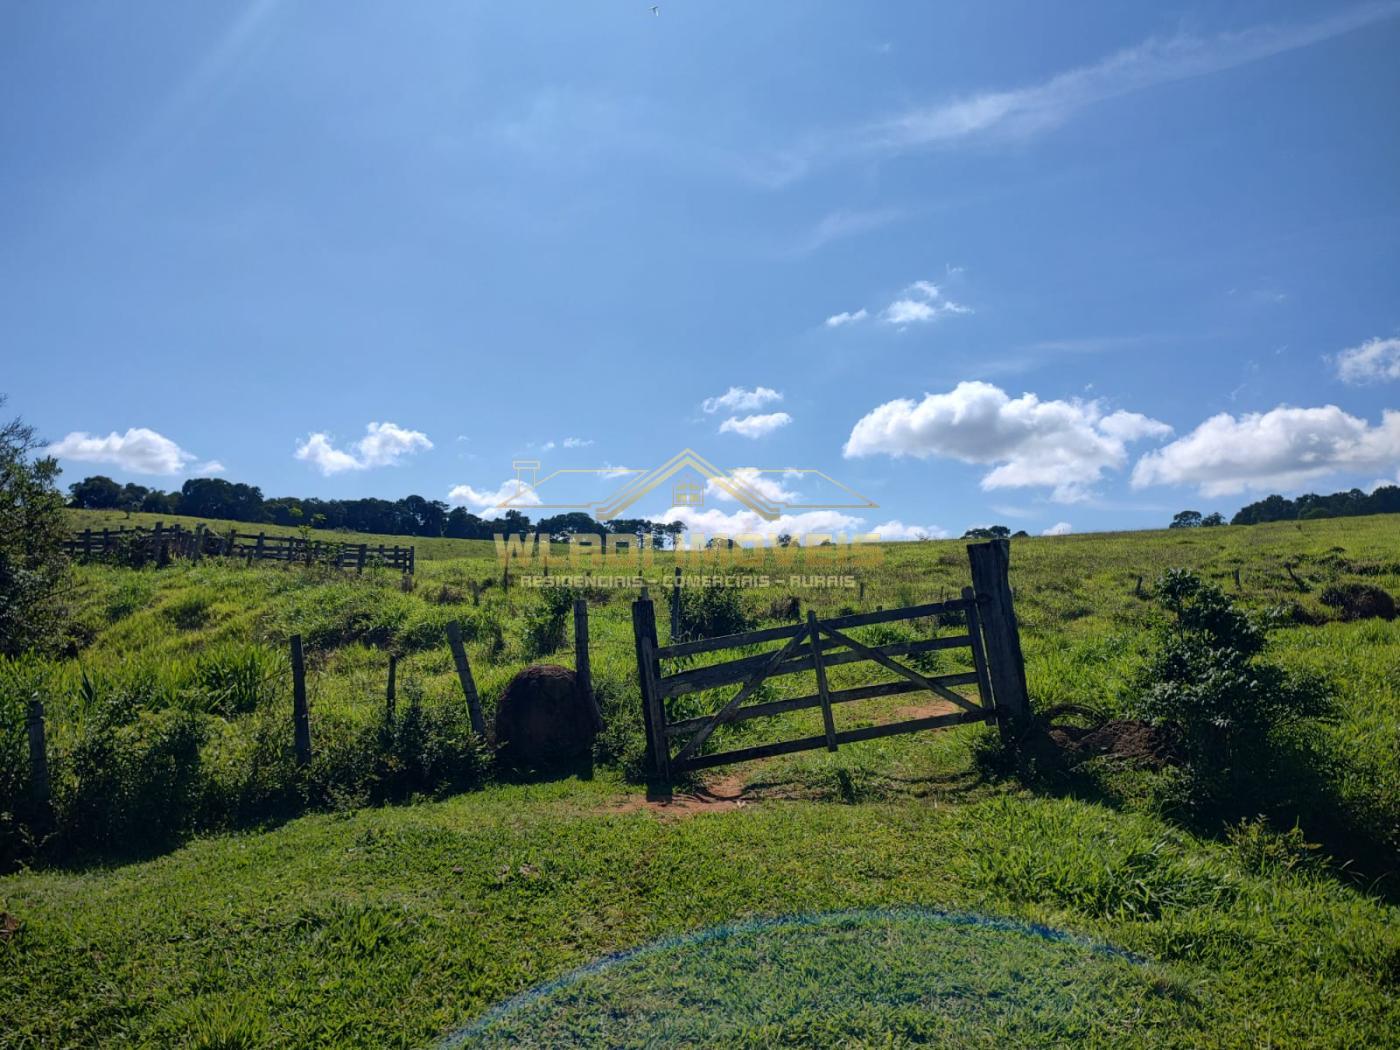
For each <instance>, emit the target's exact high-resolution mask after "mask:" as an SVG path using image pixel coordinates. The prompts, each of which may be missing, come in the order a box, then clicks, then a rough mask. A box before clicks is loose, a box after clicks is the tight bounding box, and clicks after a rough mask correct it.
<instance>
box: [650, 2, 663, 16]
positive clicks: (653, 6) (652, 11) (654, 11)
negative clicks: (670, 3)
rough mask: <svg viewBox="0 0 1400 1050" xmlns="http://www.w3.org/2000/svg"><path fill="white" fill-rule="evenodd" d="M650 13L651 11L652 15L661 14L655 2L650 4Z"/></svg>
mask: <svg viewBox="0 0 1400 1050" xmlns="http://www.w3.org/2000/svg"><path fill="white" fill-rule="evenodd" d="M651 13H652V14H653V15H659V14H661V8H659V7H657V6H656V5H655V4H653V5H652V8H651Z"/></svg>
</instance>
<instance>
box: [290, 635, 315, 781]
mask: <svg viewBox="0 0 1400 1050" xmlns="http://www.w3.org/2000/svg"><path fill="white" fill-rule="evenodd" d="M292 733H293V738H294V744H295V747H296V756H297V765H299V766H305V765H309V764H310V763H311V715H310V712H309V711H308V710H307V707H306V661H305V660H304V658H303V656H302V651H301V635H299V634H294V635H292Z"/></svg>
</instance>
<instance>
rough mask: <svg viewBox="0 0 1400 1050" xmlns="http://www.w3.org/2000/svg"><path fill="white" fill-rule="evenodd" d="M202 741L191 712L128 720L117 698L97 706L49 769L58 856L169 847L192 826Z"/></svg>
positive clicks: (137, 715)
mask: <svg viewBox="0 0 1400 1050" xmlns="http://www.w3.org/2000/svg"><path fill="white" fill-rule="evenodd" d="M203 741H204V726H203V720H202V719H201V718H200V717H199V716H198V715H195V714H192V713H190V712H187V711H181V710H178V709H171V710H165V711H140V712H136V713H135V714H134V716H133V712H132V709H131V707H130V705H128V704H126V703H124V702H123V698H120V697H118V698H114V699H113V700H110V701H107V702H105V703H103V704H101V705H100V706H99V707H98V709H97V710H96V711H94V712H91V713H90V717H89V718H88V719H87V721H86V724H85V726H84V732H83V734H82V736H81V737H80V738H79V739H78V741H77V743H76V744H75V746H74V747H73V748H72V750H71V751H69V752H68V753H66V754H62V755H60V756H58V758H57V760H56V761H51V764H50V777H51V780H52V783H53V796H54V797H53V808H54V834H55V840H56V842H55V845H56V849H57V850H58V851H59V852H62V853H66V854H72V853H87V852H104V853H117V854H130V853H140V852H145V851H147V850H152V849H160V848H164V847H167V846H169V845H171V844H173V843H174V842H175V841H177V840H178V839H179V838H180V837H181V836H182V835H184V834H185V833H187V832H188V831H190V830H192V828H193V826H194V823H195V815H196V808H197V807H196V803H197V801H198V799H199V797H200V793H201V771H200V760H199V759H200V754H199V752H200V745H201V744H202V743H203Z"/></svg>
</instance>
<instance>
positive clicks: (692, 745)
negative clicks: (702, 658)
mask: <svg viewBox="0 0 1400 1050" xmlns="http://www.w3.org/2000/svg"><path fill="white" fill-rule="evenodd" d="M967 551H968V559H969V561H970V563H971V567H972V581H973V586H972V587H965V588H963V591H962V597H961V598H958V599H954V600H953V601H945V602H935V603H932V604H929V605H916V606H911V607H908V608H903V609H888V610H881V611H878V612H869V613H854V614H852V615H849V616H838V617H835V618H832V619H826V620H822V619H818V618H817V616H816V615H815V614H814V613H811V612H808V614H807V621H806V622H805V623H797V624H790V625H787V626H783V627H770V628H765V629H763V630H758V631H746V632H744V633H742V634H731V635H725V636H723V637H719V638H706V639H701V640H698V641H682V642H676V643H674V644H671V645H666V646H662V645H659V644H658V643H657V638H656V615H655V609H654V607H653V605H652V603H651V601H650V600H649V599H647V598H643V599H641V600H640V601H637V602H634V603H633V605H632V627H633V632H634V634H635V639H636V645H637V675H638V679H639V683H640V686H641V694H642V716H643V720H644V722H645V725H646V732H647V754H648V760H649V764H650V767H651V770H652V773H653V775H654V776H655V777H656V779H658V780H659V781H662V782H669V781H670V780H671V778H672V775H673V774H676V773H683V772H688V771H690V770H694V769H704V768H706V767H708V766H718V765H726V764H728V763H730V762H743V761H747V760H749V759H755V758H766V757H769V756H771V755H783V754H789V753H791V752H795V751H808V750H812V749H814V748H819V747H825V748H827V749H828V750H831V751H835V750H836V749H837V747H838V746H839V745H841V744H847V743H853V742H855V741H857V740H872V739H875V738H877V737H883V736H893V735H895V734H898V733H914V732H918V731H919V730H923V729H942V728H946V727H948V726H955V725H964V724H966V723H969V722H992V721H995V722H997V723H998V724H999V725H1000V726H1001V727H1002V732H1003V734H1004V735H1007V734H1011V733H1013V732H1015V727H1016V724H1017V723H1019V722H1021V721H1023V720H1024V719H1025V718H1027V717H1028V713H1029V707H1028V703H1027V700H1026V685H1025V670H1024V665H1023V662H1022V658H1021V645H1020V639H1019V635H1018V633H1017V628H1016V617H1015V612H1014V611H1013V609H1012V605H1011V588H1010V585H1009V582H1008V579H1007V568H1008V564H1009V560H1010V547H1009V545H1008V544H1007V542H1006V541H1005V540H1000V541H994V542H992V543H981V544H972V545H970V546H969V547H968V548H967ZM933 617H939V618H947V619H953V620H957V619H961V620H962V622H963V624H965V626H966V630H965V631H964V632H963V633H960V634H955V635H951V636H945V637H930V638H925V639H919V640H915V641H900V642H892V643H887V644H884V645H867V644H865V643H864V642H862V641H859V640H857V639H856V638H853V637H851V635H850V634H848V633H847V632H849V631H851V630H853V629H855V628H860V627H868V626H872V625H874V624H887V623H897V622H900V621H909V620H919V619H925V618H933ZM771 642H781V643H782V645H780V646H778V647H777V648H776V649H773V650H771V651H768V652H762V653H758V654H756V655H747V656H740V657H738V658H736V659H732V660H727V661H725V662H723V663H716V664H709V665H706V666H702V667H692V668H689V669H684V670H679V671H675V672H673V673H669V674H667V673H665V672H664V671H663V663H662V662H663V661H677V660H686V659H688V658H691V657H695V656H698V655H700V654H702V653H713V652H719V651H722V650H725V649H737V648H747V647H750V646H755V645H762V644H765V643H771ZM947 649H967V650H968V651H969V654H970V657H971V663H972V666H973V670H971V671H968V672H963V673H959V674H942V675H932V674H924V673H923V672H921V671H919V670H917V669H915V668H913V667H910V666H908V665H907V664H905V663H900V662H899V661H898V660H897V659H896V657H909V656H916V655H919V654H922V653H930V652H935V651H938V650H947ZM862 661H868V662H871V663H875V664H879V665H880V666H882V667H884V668H886V669H887V670H890V671H893V672H895V673H896V674H897V675H898V676H899V678H898V680H896V681H893V682H881V683H879V684H875V685H865V686H857V687H855V688H850V689H839V690H832V689H830V688H828V685H827V670H828V669H829V668H831V667H835V666H839V665H842V664H849V663H857V662H862ZM805 672H813V673H814V677H815V679H816V689H817V691H816V692H815V693H813V694H811V695H810V696H799V697H794V698H791V699H785V700H770V701H766V702H759V703H750V704H747V705H746V704H745V701H747V700H749V698H750V697H751V696H753V694H754V693H755V692H756V691H757V690H758V688H759V686H760V685H761V684H762V683H763V682H765V681H767V680H768V679H770V678H776V677H779V676H783V675H790V674H801V673H805ZM727 685H738V686H739V688H738V690H737V691H736V692H735V693H734V695H733V696H732V697H731V698H730V699H729V700H728V701H727V702H726V703H725V704H724V705H723V706H722V707H720V708H719V710H717V711H715V712H714V713H713V714H707V715H703V716H700V717H693V718H682V719H678V720H674V721H673V720H671V719H670V718H669V717H668V712H667V705H666V701H667V700H669V699H671V698H673V697H679V696H685V695H687V694H690V693H698V692H702V691H705V690H708V689H715V688H719V687H722V686H727ZM958 686H976V687H977V699H976V700H972V699H970V698H968V697H966V696H963V695H962V694H960V693H958V692H955V691H954V689H955V687H958ZM912 692H928V693H932V694H933V695H934V696H937V697H939V698H940V699H942V700H945V701H947V702H948V703H949V704H951V705H952V706H953V707H954V708H955V710H952V711H948V712H945V713H942V714H937V715H931V716H928V717H925V718H914V719H909V720H906V721H903V722H893V723H888V724H884V725H874V726H862V727H860V728H856V729H847V730H838V729H837V728H836V718H835V714H834V712H833V708H835V707H836V705H838V704H844V703H850V702H852V701H856V700H869V699H873V698H875V697H884V696H897V695H900V694H903V693H912ZM814 708H820V709H821V712H822V725H823V732H822V733H821V734H820V735H818V736H808V737H800V738H797V739H792V740H780V741H775V742H773V743H767V744H758V745H755V746H752V747H742V748H737V749H734V750H731V751H720V752H711V753H705V752H704V751H703V748H704V745H705V743H706V741H708V740H709V738H710V737H711V735H712V734H713V733H714V732H715V730H717V729H719V728H720V727H721V726H726V725H733V724H735V723H737V722H741V721H745V720H747V719H751V718H763V717H771V716H773V715H778V714H784V713H786V712H789V711H803V710H810V709H814ZM676 743H679V745H680V746H679V749H678V750H676V751H675V752H674V753H672V748H673V746H675V744H676Z"/></svg>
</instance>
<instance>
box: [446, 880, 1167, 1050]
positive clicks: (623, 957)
mask: <svg viewBox="0 0 1400 1050" xmlns="http://www.w3.org/2000/svg"><path fill="white" fill-rule="evenodd" d="M910 920H914V921H919V922H926V923H938V924H942V925H945V926H949V927H976V928H979V929H983V930H991V931H996V932H1002V933H1012V934H1020V935H1022V936H1026V937H1033V938H1037V939H1039V940H1042V941H1046V942H1053V943H1059V944H1066V945H1071V946H1074V947H1077V948H1081V949H1086V950H1088V951H1090V952H1092V953H1094V954H1098V955H1102V956H1104V957H1105V958H1110V959H1115V960H1118V961H1122V962H1127V963H1130V964H1133V965H1145V964H1147V963H1148V960H1147V959H1145V958H1143V957H1141V956H1139V955H1135V954H1134V953H1132V952H1129V951H1126V950H1125V949H1122V948H1118V947H1115V946H1114V945H1111V944H1107V943H1104V942H1101V941H1095V940H1092V939H1090V938H1086V937H1082V936H1080V935H1078V934H1074V933H1068V932H1066V931H1064V930H1056V929H1053V928H1052V927H1049V926H1043V925H1041V924H1039V923H1023V922H1015V921H1012V920H1010V919H1000V918H995V917H991V916H985V915H974V914H971V913H967V912H948V911H942V910H940V909H936V908H927V907H921V906H907V907H899V908H848V909H842V910H838V911H829V912H819V913H815V914H798V915H783V916H774V917H767V918H753V919H746V920H744V921H742V922H736V923H725V924H722V925H718V926H710V927H706V928H704V929H700V930H694V931H692V932H690V933H684V934H676V935H673V936H669V937H663V938H660V939H659V940H655V941H651V942H648V943H647V944H643V945H639V946H637V947H636V948H630V949H627V950H626V951H621V952H614V953H612V954H610V955H605V956H602V957H600V958H598V959H595V960H593V961H592V962H589V963H585V964H584V965H583V966H580V967H578V968H576V969H573V970H570V971H569V972H568V973H565V974H563V975H561V976H559V977H556V978H554V979H553V980H550V981H546V982H545V983H543V984H539V985H536V986H535V987H533V988H529V989H526V990H525V991H523V992H521V993H519V994H518V995H515V996H512V997H511V998H510V999H507V1000H505V1001H504V1002H502V1003H498V1004H497V1005H496V1006H493V1007H492V1008H491V1009H489V1010H487V1011H486V1013H484V1014H482V1015H481V1016H480V1017H478V1018H477V1019H476V1020H474V1021H472V1022H470V1023H469V1024H467V1025H465V1026H463V1027H462V1028H460V1029H458V1030H457V1031H455V1032H452V1033H451V1034H449V1035H447V1036H445V1037H444V1038H443V1039H442V1040H441V1041H440V1042H439V1043H438V1050H455V1048H458V1047H463V1046H466V1045H467V1043H468V1041H469V1040H472V1039H474V1038H476V1037H478V1036H481V1035H484V1034H485V1033H486V1032H487V1030H488V1029H490V1028H491V1027H492V1026H493V1025H495V1024H497V1023H498V1022H500V1021H503V1020H506V1019H508V1018H509V1017H510V1016H511V1015H512V1014H514V1013H516V1012H517V1011H520V1010H522V1009H524V1008H526V1007H529V1006H532V1005H534V1004H537V1003H540V1002H542V1001H543V1000H546V999H548V998H549V997H550V996H552V995H555V994H556V993H558V992H561V991H565V990H567V989H569V988H571V987H573V986H574V985H577V984H579V983H580V982H582V981H583V980H585V979H586V978H589V977H594V976H597V975H600V974H604V973H606V972H607V971H609V970H612V969H614V968H616V967H618V966H621V965H623V964H625V963H629V962H634V961H637V960H639V959H645V958H647V957H649V956H653V955H662V954H665V953H668V952H673V951H677V950H683V949H687V948H695V947H699V946H702V945H706V944H711V943H713V942H723V941H726V940H728V939H730V938H735V937H744V936H748V935H752V934H761V933H764V932H767V931H774V930H785V929H817V928H821V927H823V926H849V925H852V924H863V923H877V922H908V921H910Z"/></svg>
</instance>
